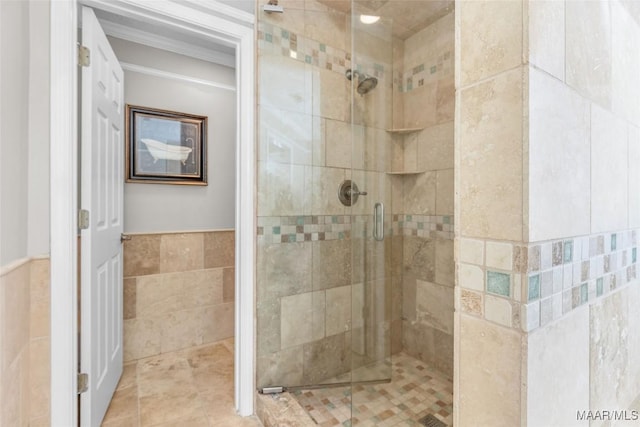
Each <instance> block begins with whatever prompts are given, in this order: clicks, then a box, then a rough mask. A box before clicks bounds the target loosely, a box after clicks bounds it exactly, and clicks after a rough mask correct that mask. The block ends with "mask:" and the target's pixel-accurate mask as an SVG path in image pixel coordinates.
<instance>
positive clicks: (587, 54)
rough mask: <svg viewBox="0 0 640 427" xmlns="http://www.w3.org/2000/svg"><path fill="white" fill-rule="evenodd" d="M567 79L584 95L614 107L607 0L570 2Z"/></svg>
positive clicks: (567, 26) (567, 38)
mask: <svg viewBox="0 0 640 427" xmlns="http://www.w3.org/2000/svg"><path fill="white" fill-rule="evenodd" d="M565 14H566V18H565V22H566V82H567V84H568V85H569V86H571V87H572V88H575V89H576V90H577V91H578V92H579V93H580V94H581V95H582V96H585V97H586V98H588V99H590V100H592V101H594V102H597V103H598V104H600V105H602V106H604V107H606V108H610V107H611V91H612V83H611V11H610V5H609V2H607V1H601V0H598V1H575V2H574V1H568V2H566V9H565Z"/></svg>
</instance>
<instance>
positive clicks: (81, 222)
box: [78, 209, 89, 230]
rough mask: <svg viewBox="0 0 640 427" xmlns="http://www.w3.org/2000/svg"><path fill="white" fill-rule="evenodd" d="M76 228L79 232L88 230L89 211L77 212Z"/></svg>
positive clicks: (81, 210)
mask: <svg viewBox="0 0 640 427" xmlns="http://www.w3.org/2000/svg"><path fill="white" fill-rule="evenodd" d="M78 228H79V229H80V230H86V229H87V228H89V211H88V210H86V209H80V211H78Z"/></svg>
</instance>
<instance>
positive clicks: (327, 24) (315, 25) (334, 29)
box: [304, 9, 351, 50]
mask: <svg viewBox="0 0 640 427" xmlns="http://www.w3.org/2000/svg"><path fill="white" fill-rule="evenodd" d="M304 19H305V20H304V22H305V25H304V35H305V36H306V37H308V38H310V39H312V40H322V42H323V43H324V44H327V45H330V46H334V47H335V48H337V49H340V50H350V49H351V46H350V44H351V37H350V33H349V32H347V24H348V23H349V21H350V20H351V15H350V14H346V13H344V12H338V11H335V10H333V9H328V10H325V11H322V12H319V11H314V10H306V11H305V16H304Z"/></svg>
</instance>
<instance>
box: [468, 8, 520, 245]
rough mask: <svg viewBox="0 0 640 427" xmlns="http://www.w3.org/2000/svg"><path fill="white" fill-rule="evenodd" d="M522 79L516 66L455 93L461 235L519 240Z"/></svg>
mask: <svg viewBox="0 0 640 427" xmlns="http://www.w3.org/2000/svg"><path fill="white" fill-rule="evenodd" d="M469 4H470V3H469ZM469 4H465V5H463V7H462V9H465V8H467V7H472V6H469ZM473 4H474V5H475V4H478V6H473V7H483V8H489V6H486V5H487V4H493V3H491V2H489V3H484V2H482V3H480V2H478V3H475V2H474V3H473ZM512 4H513V3H509V6H508V7H506V9H507V10H510V9H511V8H513V6H512ZM496 7H497V6H496ZM518 7H519V6H518ZM500 8H502V7H500ZM463 14H464V12H463ZM522 79H523V70H522V69H516V70H513V71H509V72H506V73H503V74H500V75H498V76H497V77H495V78H493V79H491V80H488V81H486V82H483V83H480V84H478V85H477V86H473V87H471V88H468V89H464V90H462V91H461V95H460V116H461V117H460V120H461V123H462V126H461V129H460V136H459V142H460V165H459V166H460V171H459V190H458V191H459V197H460V228H461V230H460V232H461V235H462V236H465V237H485V238H493V239H504V240H514V241H521V240H522V231H523V230H522V228H523V227H522V214H523V207H522V197H523V172H522V159H523V144H522V114H523V110H522V108H523V107H522V103H523V99H522Z"/></svg>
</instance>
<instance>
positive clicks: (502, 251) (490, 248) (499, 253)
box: [485, 242, 513, 270]
mask: <svg viewBox="0 0 640 427" xmlns="http://www.w3.org/2000/svg"><path fill="white" fill-rule="evenodd" d="M486 246H487V259H486V261H485V264H486V266H487V267H490V268H497V269H500V270H511V269H512V268H513V245H511V244H510V243H502V242H487V245H486Z"/></svg>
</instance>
